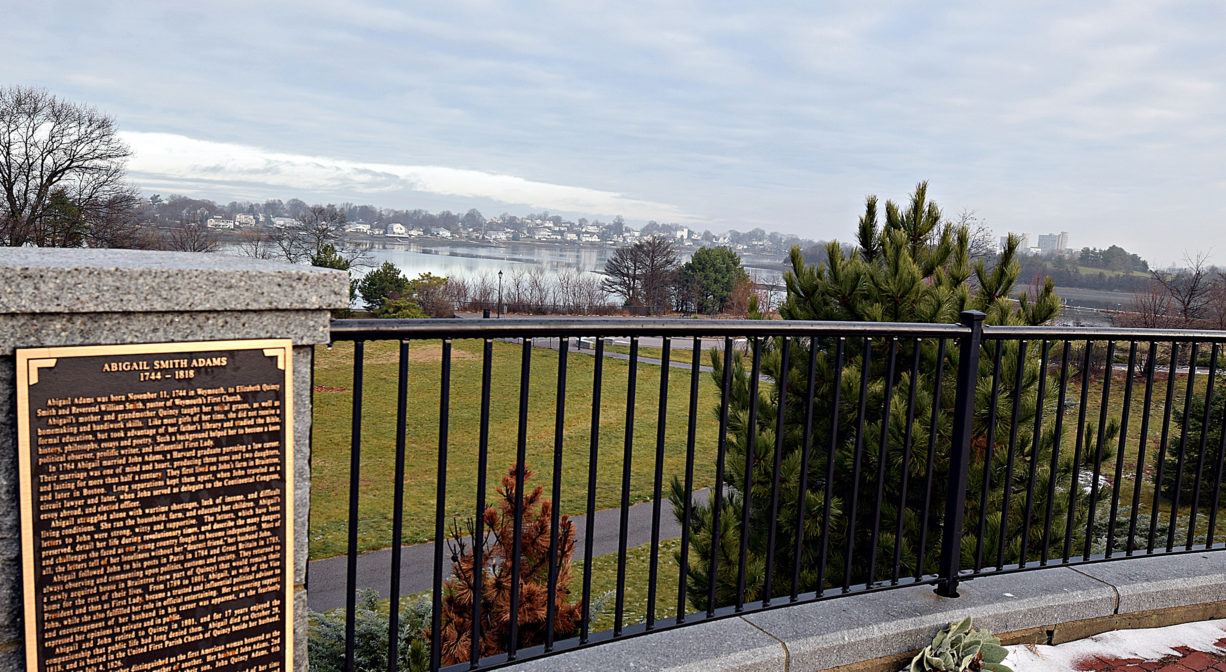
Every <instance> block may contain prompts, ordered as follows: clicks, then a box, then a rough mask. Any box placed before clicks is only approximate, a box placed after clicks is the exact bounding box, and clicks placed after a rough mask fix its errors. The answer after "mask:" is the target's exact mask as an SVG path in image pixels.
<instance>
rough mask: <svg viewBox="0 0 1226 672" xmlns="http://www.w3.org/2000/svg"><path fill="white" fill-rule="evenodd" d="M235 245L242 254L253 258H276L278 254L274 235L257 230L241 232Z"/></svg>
mask: <svg viewBox="0 0 1226 672" xmlns="http://www.w3.org/2000/svg"><path fill="white" fill-rule="evenodd" d="M237 247H238V251H239V252H241V253H242V254H243V256H247V257H252V258H254V259H276V258H277V257H278V256H279V250H278V249H277V244H276V236H275V235H268V234H264V233H260V232H258V231H252V232H248V233H243V234H242V238H241V239H239V241H238V244H237Z"/></svg>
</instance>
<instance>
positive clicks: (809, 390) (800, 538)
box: [790, 336, 817, 602]
mask: <svg viewBox="0 0 1226 672" xmlns="http://www.w3.org/2000/svg"><path fill="white" fill-rule="evenodd" d="M805 380H806V383H805V401H804V404H805V428H804V433H803V434H802V435H801V439H800V451H801V452H800V487H799V488H797V491H796V546H795V547H794V548H793V549H792V560H793V562H792V592H791V597H790V599H791V601H792V602H795V601H796V600H797V599H798V598H799V596H800V565H801V554H802V553H803V552H804V538H805V503H806V502H807V501H808V493H809V457H810V455H811V453H812V452H813V446H812V443H813V395H814V394H815V393H816V390H815V389H814V388H816V386H817V339H816V338H815V337H813V336H810V337H809V375H808V377H807V378H806V379H805Z"/></svg>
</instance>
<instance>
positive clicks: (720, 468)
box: [707, 336, 732, 618]
mask: <svg viewBox="0 0 1226 672" xmlns="http://www.w3.org/2000/svg"><path fill="white" fill-rule="evenodd" d="M722 371H723V380H722V383H721V386H720V398H719V442H718V444H717V446H718V448H717V450H716V455H715V496H714V497H713V498H712V500H711V507H712V508H711V564H710V567H711V569H710V572H709V573H708V574H707V577H708V579H707V618H711V617H712V616H714V615H715V579H716V571H718V569H719V549H720V544H721V543H723V542H722V540H721V539H720V517H721V514H723V510H724V499H723V494H724V459H725V457H726V456H727V454H728V404H729V403H730V402H731V400H732V338H731V337H728V336H725V337H724V367H723V369H722Z"/></svg>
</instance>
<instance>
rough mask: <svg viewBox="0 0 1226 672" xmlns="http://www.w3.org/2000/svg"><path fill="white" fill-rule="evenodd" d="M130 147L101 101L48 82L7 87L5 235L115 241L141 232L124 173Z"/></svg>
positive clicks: (0, 99)
mask: <svg viewBox="0 0 1226 672" xmlns="http://www.w3.org/2000/svg"><path fill="white" fill-rule="evenodd" d="M130 155H131V150H129V149H128V146H127V145H125V144H124V143H123V142H122V141H121V140H120V139H119V136H118V133H117V129H116V126H115V122H114V121H113V120H112V119H111V118H110V117H108V116H106V115H104V114H102V113H100V112H98V111H97V110H95V109H94V108H92V107H88V106H85V105H79V104H75V103H71V102H68V101H64V100H60V99H59V98H56V97H55V96H53V95H51V94H50V93H48V92H47V91H45V90H42V89H34V88H29V87H24V86H14V87H8V88H0V191H2V192H3V197H4V204H3V208H2V209H0V242H2V243H3V244H5V245H10V246H20V245H25V244H33V245H40V246H54V245H85V244H91V245H98V246H114V245H121V244H124V243H127V242H130V241H133V240H135V239H136V235H135V234H136V227H135V226H134V225H133V224H132V223H131V222H129V221H127V220H128V219H129V218H128V217H127V213H128V212H129V211H130V210H131V209H132V208H133V207H135V194H134V193H133V192H132V189H131V188H130V187H129V186H128V185H126V184H125V183H124V181H123V177H124V164H125V161H126V160H127V158H128V157H129V156H130ZM57 201H58V203H57ZM66 204H67V205H71V206H72V207H71V208H70V209H68V210H67V211H66V210H65V205H66ZM66 215H70V216H66ZM95 229H97V230H96V231H95Z"/></svg>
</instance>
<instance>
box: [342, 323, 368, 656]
mask: <svg viewBox="0 0 1226 672" xmlns="http://www.w3.org/2000/svg"><path fill="white" fill-rule="evenodd" d="M365 350H366V343H365V341H354V343H353V410H352V418H351V425H350V429H349V548H348V555H347V557H346V562H345V672H353V671H354V649H355V647H356V645H357V635H356V623H355V620H354V619H355V617H356V615H357V594H358V481H359V480H360V477H361V473H360V472H361V469H362V455H361V451H362V359H363V354H364V353H365Z"/></svg>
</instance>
